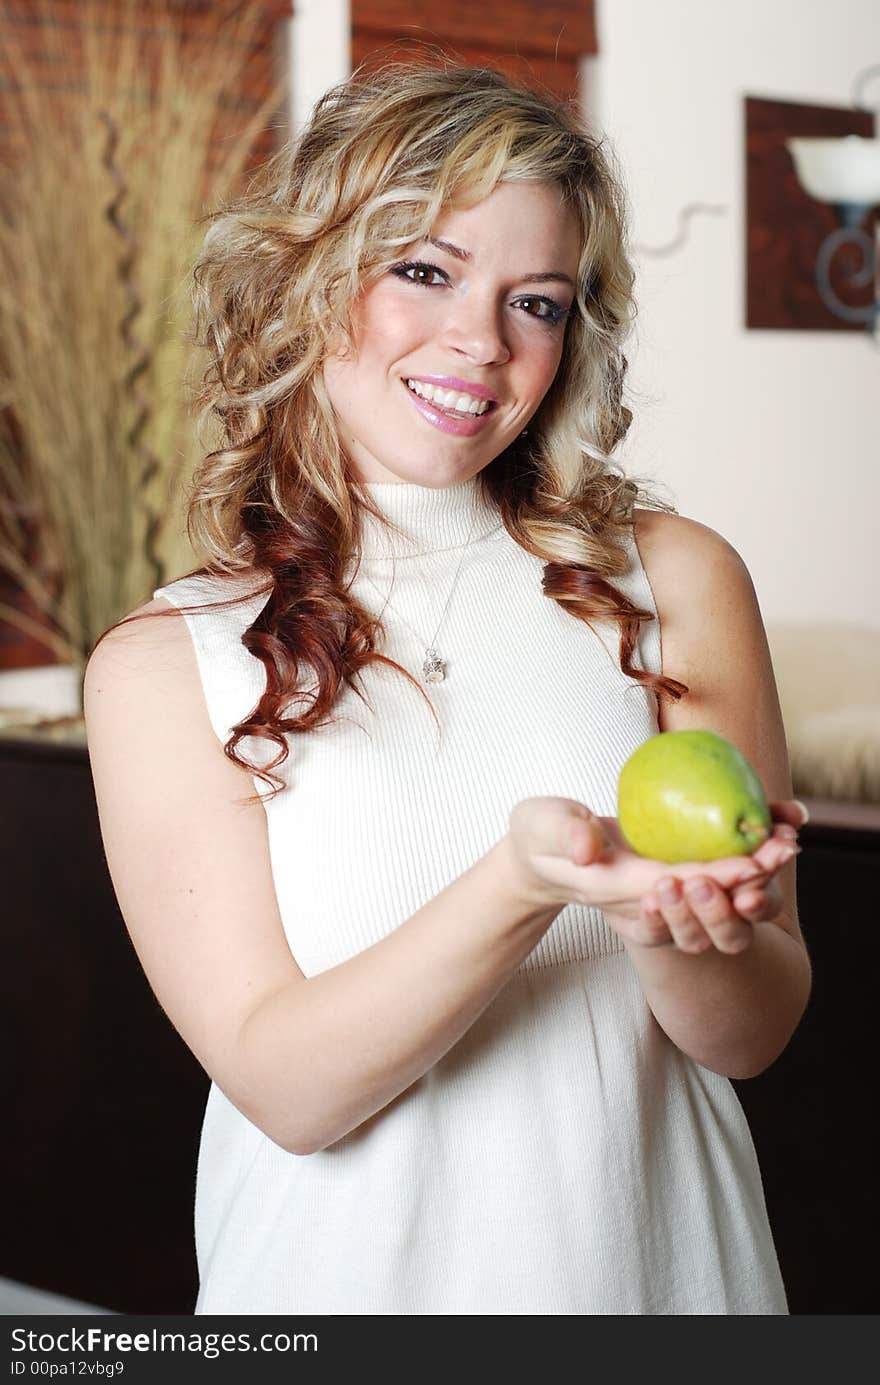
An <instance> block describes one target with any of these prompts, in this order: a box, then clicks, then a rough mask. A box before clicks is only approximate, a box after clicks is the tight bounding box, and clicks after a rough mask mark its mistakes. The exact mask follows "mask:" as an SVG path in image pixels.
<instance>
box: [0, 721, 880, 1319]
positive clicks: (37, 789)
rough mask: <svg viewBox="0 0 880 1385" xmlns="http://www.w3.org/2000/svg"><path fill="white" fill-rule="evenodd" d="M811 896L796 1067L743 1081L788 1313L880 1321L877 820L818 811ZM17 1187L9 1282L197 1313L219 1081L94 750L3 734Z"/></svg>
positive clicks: (125, 1306)
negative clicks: (163, 959)
mask: <svg viewBox="0 0 880 1385" xmlns="http://www.w3.org/2000/svg"><path fill="white" fill-rule="evenodd" d="M812 808H813V822H812V823H811V824H810V826H808V827H807V828H806V829H804V831H803V834H802V841H803V846H804V850H803V854H802V855H801V856H800V857H799V866H798V869H799V893H800V907H801V917H802V924H803V928H804V933H805V935H806V937H807V940H808V945H809V947H810V952H811V955H812V958H813V963H814V969H815V989H814V994H813V998H812V1001H811V1004H810V1006H809V1009H808V1012H807V1015H806V1017H805V1019H804V1021H803V1024H802V1025H801V1028H800V1029H799V1031H798V1033H797V1034H796V1035H795V1037H794V1039H793V1040H792V1043H791V1044H790V1046H789V1048H788V1049H787V1050H786V1052H785V1053H784V1054H783V1055H782V1057H781V1058H780V1059H779V1060H778V1061H777V1062H776V1063H775V1064H774V1065H773V1067H772V1068H770V1069H769V1071H768V1072H766V1073H764V1074H763V1075H762V1076H760V1077H757V1078H753V1079H752V1080H751V1081H748V1082H741V1083H737V1084H736V1086H737V1090H738V1092H739V1096H740V1099H741V1101H742V1103H743V1106H744V1108H745V1110H746V1114H747V1115H748V1118H749V1121H750V1124H751V1127H752V1132H753V1135H754V1140H755V1145H756V1148H757V1151H758V1156H759V1160H760V1163H761V1168H762V1172H763V1176H764V1183H765V1190H766V1194H767V1202H768V1206H769V1210H770V1218H771V1222H772V1225H773V1229H774V1234H775V1236H776V1242H777V1248H778V1251H779V1256H780V1260H781V1263H782V1269H783V1274H784V1277H785V1281H786V1285H787V1288H788V1293H789V1303H790V1308H791V1311H792V1312H793V1313H809V1314H814V1313H876V1312H877V1311H878V1306H880V1305H878V1294H877V1288H876V1283H877V1280H876V1273H875V1269H874V1266H875V1246H876V1244H877V1239H878V1233H880V1219H878V1210H880V1209H878V1181H877V1178H876V1156H875V1146H874V1143H873V1125H874V1121H873V1114H874V1113H873V1105H874V1100H873V1082H872V1081H871V1077H870V1076H869V1067H868V1060H869V1055H870V1054H872V1053H873V1051H874V1030H875V1019H874V1005H875V1004H876V999H875V996H876V977H877V974H878V960H880V959H878V929H877V922H876V917H877V906H876V900H877V896H878V893H880V851H878V846H880V807H878V808H869V807H864V808H856V807H853V808H849V807H846V806H843V805H824V806H823V805H821V804H813V805H812ZM0 812H2V823H3V828H2V833H0V871H2V879H3V883H4V903H5V908H4V910H3V929H4V942H5V948H4V957H3V966H2V968H0V975H2V986H3V1016H4V1022H5V1034H4V1038H3V1051H4V1054H5V1055H6V1058H7V1061H6V1063H5V1064H4V1068H3V1072H4V1077H3V1083H4V1087H3V1091H2V1109H3V1111H4V1113H5V1114H6V1115H7V1117H8V1121H9V1123H8V1135H7V1138H6V1139H5V1140H4V1141H3V1142H2V1145H0V1149H2V1155H0V1158H2V1176H3V1186H4V1188H5V1190H6V1207H5V1209H4V1218H3V1222H4V1235H3V1260H2V1263H0V1275H5V1276H7V1277H9V1278H11V1279H18V1280H22V1281H24V1282H26V1283H29V1284H33V1285H35V1286H37V1287H39V1288H44V1289H49V1290H53V1291H55V1292H57V1293H62V1294H66V1295H69V1296H71V1297H74V1298H79V1299H83V1300H85V1301H86V1302H92V1303H95V1304H98V1305H100V1306H102V1307H106V1308H112V1309H117V1310H119V1311H122V1312H131V1313H191V1312H192V1309H193V1305H194V1302H195V1293H196V1268H195V1257H194V1251H193V1228H192V1202H193V1192H194V1181H195V1167H196V1155H197V1149H198V1136H199V1130H200V1127H201V1120H202V1113H203V1110H204V1103H205V1098H206V1095H207V1090H208V1080H207V1078H206V1076H205V1074H204V1073H203V1071H202V1070H201V1068H200V1067H199V1066H198V1064H197V1063H196V1062H195V1060H194V1059H193V1058H192V1056H191V1055H190V1053H189V1052H188V1050H187V1049H186V1048H185V1047H184V1045H183V1043H182V1041H181V1040H180V1039H179V1038H178V1036H177V1034H176V1033H175V1031H174V1030H173V1029H172V1027H171V1025H170V1023H169V1021H168V1020H167V1019H166V1017H165V1016H164V1015H163V1014H162V1012H161V1010H160V1009H159V1007H158V1005H157V1004H156V1002H155V1000H154V999H153V997H152V995H151V993H150V991H149V988H148V986H147V983H146V981H145V979H144V977H143V974H142V972H141V970H140V966H139V964H138V961H137V958H136V957H135V954H134V951H133V949H132V947H131V944H130V942H129V940H128V935H127V933H126V931H125V926H124V924H123V922H122V918H121V916H120V914H119V910H118V906H117V904H116V900H115V895H114V893H113V888H112V885H111V882H110V878H109V874H108V872H107V866H106V861H105V858H104V854H103V847H102V843H101V839H100V833H99V828H98V820H97V810H96V806H95V800H94V791H93V787H92V780H91V774H90V771H89V765H88V757H87V752H86V750H85V749H84V748H73V747H65V746H62V745H51V744H49V745H46V744H40V743H38V742H31V741H24V740H7V739H3V738H2V737H0Z"/></svg>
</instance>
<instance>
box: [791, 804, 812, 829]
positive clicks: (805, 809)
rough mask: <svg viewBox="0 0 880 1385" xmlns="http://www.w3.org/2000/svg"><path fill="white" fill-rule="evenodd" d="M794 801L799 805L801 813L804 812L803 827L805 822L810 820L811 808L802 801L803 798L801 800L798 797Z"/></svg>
mask: <svg viewBox="0 0 880 1385" xmlns="http://www.w3.org/2000/svg"><path fill="white" fill-rule="evenodd" d="M794 802H795V803H796V804H797V806H798V807H799V808H800V810H801V813H802V814H803V816H802V818H801V827H803V825H804V823H806V822H809V821H810V810H809V808H808V807H807V805H806V803H802V802H801V800H800V799H799V798H796V799H795V800H794Z"/></svg>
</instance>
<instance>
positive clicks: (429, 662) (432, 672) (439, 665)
mask: <svg viewBox="0 0 880 1385" xmlns="http://www.w3.org/2000/svg"><path fill="white" fill-rule="evenodd" d="M422 673H423V674H424V678H425V682H426V683H442V682H443V679H444V678H445V677H446V665H445V663H444V662H443V660H442V659H441V658H440V655H439V654H438V653H437V651H436V649H426V650H425V662H424V663H423V664H422Z"/></svg>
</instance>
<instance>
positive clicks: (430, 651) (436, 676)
mask: <svg viewBox="0 0 880 1385" xmlns="http://www.w3.org/2000/svg"><path fill="white" fill-rule="evenodd" d="M476 518H477V504H476V497H475V500H474V513H473V515H472V517H471V525H470V528H469V529H468V536H467V538H466V539H465V543H464V547H463V548H462V550H461V557H460V558H459V560H458V566H457V568H456V569H455V576H454V577H453V579H452V586H451V587H450V588H449V594H448V596H447V597H446V604H445V605H444V607H443V611H442V613H441V616H440V620H439V622H438V624H437V629H436V630H435V631H434V634H433V635H432V637H431V642H430V644H429V645H428V646H427V647H426V649H425V662H424V663H423V664H422V677H423V678H424V680H425V682H426V683H442V682H443V680H444V679H445V677H446V661H445V659H442V658H441V657H440V654H439V652H438V650H437V648H436V646H435V644H434V641H435V640H436V638H437V636H438V635H439V633H440V628H441V626H442V625H443V622H444V620H445V619H446V612H447V611H448V609H449V603H450V601H451V600H452V593H453V592H454V591H455V588H456V585H457V583H458V578H459V574H460V572H461V565H462V563H463V562H464V555H465V553H466V552H467V550H468V545H469V543H470V540H471V534H472V533H473V532H474V524H475V523H476ZM363 576H364V577H365V578H366V580H367V581H368V582H369V584H370V586H371V587H372V588H373V590H374V591H377V592H378V593H379V595H380V596H383V593H382V590H381V588H380V587H377V586H376V583H375V582H374V581H373V579H372V577H367V574H366V573H364V574H363ZM383 599H384V602H385V605H386V606H390V607H391V609H392V610H393V611H397V607H396V606H395V605H394V603H393V602H392V600H391V597H390V596H384V597H383ZM397 615H398V617H399V618H400V620H402V621H403V623H404V625H405V626H406V628H407V629H408V630H409V631H411V633H412V634H413V635H415V637H416V639H417V640H418V641H419V643H420V644H421V640H422V637H421V635H420V634H419V632H418V630H415V629H413V627H412V626H411V625H410V623H409V621H408V620H406V619H405V618H404V617H403V616H402V615H401V614H400V612H399V611H397Z"/></svg>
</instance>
